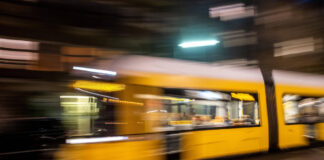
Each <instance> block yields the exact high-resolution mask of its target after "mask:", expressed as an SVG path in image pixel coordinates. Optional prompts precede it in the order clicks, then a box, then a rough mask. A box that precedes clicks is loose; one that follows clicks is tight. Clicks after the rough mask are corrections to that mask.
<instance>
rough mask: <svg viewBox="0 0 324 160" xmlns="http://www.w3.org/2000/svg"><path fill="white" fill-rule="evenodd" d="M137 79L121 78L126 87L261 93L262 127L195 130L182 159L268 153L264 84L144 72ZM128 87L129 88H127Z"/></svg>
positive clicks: (185, 141)
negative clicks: (144, 86) (143, 86)
mask: <svg viewBox="0 0 324 160" xmlns="http://www.w3.org/2000/svg"><path fill="white" fill-rule="evenodd" d="M138 75H143V76H137V77H127V78H123V79H121V81H122V82H123V83H126V84H130V83H131V84H137V85H147V86H155V87H167V88H188V89H200V90H203V89H206V90H221V91H236V92H253V93H258V95H259V97H258V99H259V108H260V118H261V126H260V127H250V128H232V129H217V130H205V131H193V132H188V134H187V133H185V134H184V135H183V136H182V140H181V148H182V149H183V150H184V153H182V155H181V159H186V160H187V159H188V160H190V159H202V158H212V157H221V156H229V155H233V154H245V153H253V152H259V151H267V150H268V148H269V133H268V116H267V108H266V99H265V98H266V97H265V88H264V85H263V83H254V82H240V81H229V80H223V79H211V78H201V77H190V76H182V75H163V74H147V73H145V74H144V73H141V74H138ZM126 88H127V87H126Z"/></svg>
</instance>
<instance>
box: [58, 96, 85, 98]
mask: <svg viewBox="0 0 324 160" xmlns="http://www.w3.org/2000/svg"><path fill="white" fill-rule="evenodd" d="M60 98H90V97H89V96H60Z"/></svg>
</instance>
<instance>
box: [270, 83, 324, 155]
mask: <svg viewBox="0 0 324 160" xmlns="http://www.w3.org/2000/svg"><path fill="white" fill-rule="evenodd" d="M285 93H290V94H300V95H304V96H320V95H324V91H323V88H314V87H300V86H289V85H277V86H276V100H277V113H278V131H279V133H278V134H279V147H280V148H281V149H285V148H290V147H299V146H307V145H308V144H309V143H308V141H307V139H306V138H305V137H304V134H305V129H306V126H305V125H303V124H295V125H286V124H285V118H284V109H283V105H282V96H283V94H285Z"/></svg>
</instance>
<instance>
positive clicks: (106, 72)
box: [73, 66, 117, 76]
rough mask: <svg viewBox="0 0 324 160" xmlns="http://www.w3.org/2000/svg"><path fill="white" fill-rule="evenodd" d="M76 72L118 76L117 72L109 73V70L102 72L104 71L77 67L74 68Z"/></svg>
mask: <svg viewBox="0 0 324 160" xmlns="http://www.w3.org/2000/svg"><path fill="white" fill-rule="evenodd" d="M73 69H74V70H80V71H88V72H94V73H101V74H107V75H110V76H116V75H117V72H114V71H108V70H102V69H93V68H85V67H77V66H73Z"/></svg>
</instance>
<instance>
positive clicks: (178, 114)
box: [142, 89, 260, 131]
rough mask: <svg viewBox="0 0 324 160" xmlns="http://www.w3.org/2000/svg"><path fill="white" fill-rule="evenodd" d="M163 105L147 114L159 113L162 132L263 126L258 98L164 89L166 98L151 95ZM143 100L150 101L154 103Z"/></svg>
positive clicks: (253, 95)
mask: <svg viewBox="0 0 324 160" xmlns="http://www.w3.org/2000/svg"><path fill="white" fill-rule="evenodd" d="M146 97H155V100H159V99H160V101H161V105H162V108H164V109H163V110H164V111H165V112H161V110H159V109H152V108H150V111H147V112H146V113H149V114H152V113H153V112H154V113H156V112H159V113H160V114H161V115H163V116H160V117H163V119H162V118H161V119H160V121H161V124H162V127H157V128H156V130H157V131H161V130H162V131H163V130H188V129H197V128H217V127H232V126H255V125H259V124H260V119H259V106H258V102H257V100H258V98H257V95H256V94H250V93H231V92H219V91H204V90H183V89H164V95H159V96H158V95H151V96H146ZM142 99H144V101H150V100H151V99H145V98H142Z"/></svg>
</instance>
